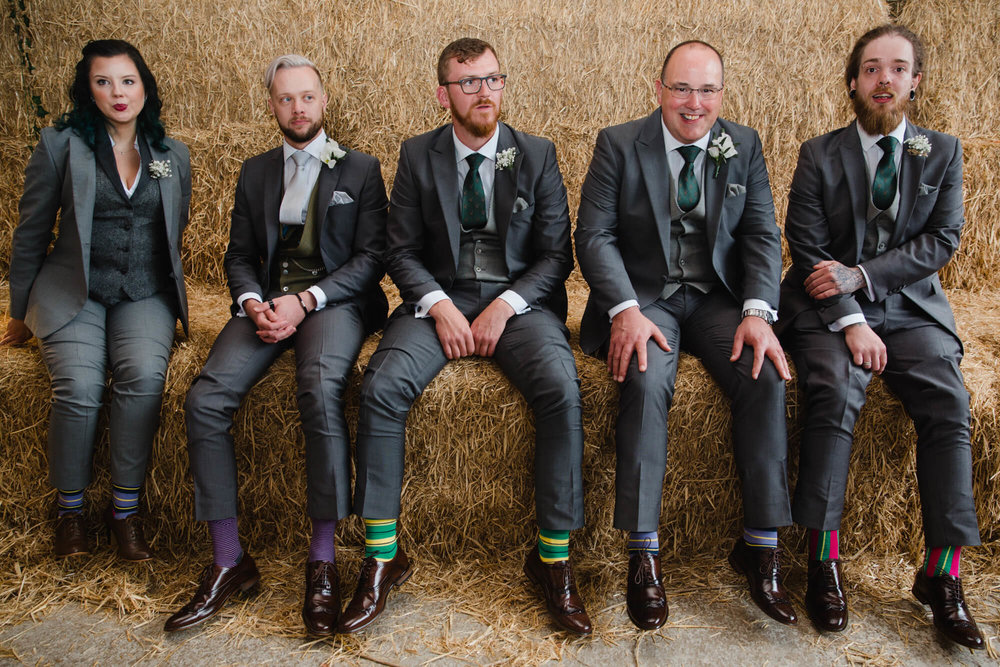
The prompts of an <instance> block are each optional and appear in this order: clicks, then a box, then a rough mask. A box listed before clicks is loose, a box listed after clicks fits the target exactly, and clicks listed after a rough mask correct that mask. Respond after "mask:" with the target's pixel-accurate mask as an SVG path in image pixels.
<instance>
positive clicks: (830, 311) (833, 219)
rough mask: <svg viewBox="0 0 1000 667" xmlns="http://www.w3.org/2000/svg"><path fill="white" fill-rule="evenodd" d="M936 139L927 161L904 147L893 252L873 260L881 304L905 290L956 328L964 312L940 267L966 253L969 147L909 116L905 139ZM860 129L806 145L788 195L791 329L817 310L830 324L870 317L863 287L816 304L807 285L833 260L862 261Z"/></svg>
mask: <svg viewBox="0 0 1000 667" xmlns="http://www.w3.org/2000/svg"><path fill="white" fill-rule="evenodd" d="M919 134H923V135H925V136H927V138H928V139H929V140H930V143H931V152H930V154H929V155H928V156H926V157H921V156H917V155H911V154H910V153H909V152H908V151H906V150H905V147H904V149H903V154H902V158H901V162H900V169H899V210H898V212H897V214H896V225H895V228H894V230H893V233H892V236H891V238H890V241H889V250H887V251H886V252H884V253H883V254H881V255H879V256H877V257H875V258H874V259H871V260H869V261H867V262H865V263H864V268H865V270H866V271H867V272H868V277H869V278H870V279H871V283H872V288H873V289H874V293H875V300H876V301H883V300H884V299H885V298H886V297H887V296H889V295H890V294H896V293H899V292H901V293H902V294H903V295H905V296H906V297H907V298H908V299H909V300H910V301H912V302H913V303H914V304H916V305H917V306H918V307H919V308H920V309H922V310H923V311H924V312H926V313H927V314H928V315H929V316H930V317H931V318H932V319H933V320H935V321H936V322H938V323H940V324H941V325H942V326H943V327H944V328H945V329H947V330H948V331H950V332H952V333H955V318H954V316H953V315H952V312H951V306H949V304H948V299H947V297H946V296H945V295H944V292H943V291H942V288H941V281H940V279H939V278H938V275H937V271H938V269H940V268H941V267H943V266H944V265H945V264H947V263H948V260H949V259H951V256H952V255H953V254H954V252H955V250H957V249H958V243H959V234H960V231H961V229H962V224H963V223H964V222H965V216H964V212H963V211H964V209H963V206H962V146H961V144H960V143H959V141H958V139H956V138H955V137H953V136H951V135H947V134H942V133H940V132H932V131H930V130H925V129H922V128H919V127H917V126H915V125H913V124H911V123H909V122H907V126H906V139H909V138H911V137H915V136H917V135H919ZM867 179H868V176H867V173H866V171H865V163H864V155H863V154H862V150H861V140H860V138H859V137H858V132H857V128H856V126H855V124H854V123H851V124H850V125H848V126H847V127H845V128H841V129H839V130H835V131H833V132H830V133H829V134H824V135H822V136H819V137H815V138H813V139H810V140H809V141H807V142H805V143H804V144H802V148H801V149H800V151H799V161H798V166H797V167H796V168H795V175H794V177H793V178H792V186H791V190H790V192H789V194H788V216H787V218H786V220H785V236H786V238H787V239H788V247H789V250H790V251H791V255H792V268H791V269H789V271H788V274H787V275H786V276H785V279H784V281H783V282H782V285H781V320H779V324H780V325H781V326H782V327H787V326H788V325H789V324H790V323H791V321H792V320H793V319H794V318H795V316H796V315H798V314H799V313H801V312H803V311H805V310H808V309H816V311H817V312H818V314H819V316H820V319H821V320H822V321H823V322H824V323H825V324H830V323H832V322H834V321H835V320H837V319H839V318H841V317H843V316H845V315H849V314H853V313H861V312H862V307H861V306H862V304H861V303H859V301H858V299H859V298H860V299H863V300H864V301H867V297H863V296H861V295H860V294H859V293H855V294H848V295H838V296H836V297H832V298H829V299H824V300H822V301H818V302H817V301H813V300H812V299H811V298H810V297H809V295H808V294H807V293H806V291H805V288H804V287H803V282H804V281H805V279H806V277H807V276H808V275H809V274H810V273H811V272H812V270H813V269H812V267H813V266H814V265H815V264H816V263H817V262H820V261H822V260H828V259H833V260H836V261H838V262H840V263H842V264H844V265H846V266H856V265H857V264H858V263H859V262H860V261H861V249H862V246H863V244H864V235H865V217H866V215H867V211H868V199H869V196H870V194H869V187H868V182H867Z"/></svg>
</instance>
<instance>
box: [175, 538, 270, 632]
mask: <svg viewBox="0 0 1000 667" xmlns="http://www.w3.org/2000/svg"><path fill="white" fill-rule="evenodd" d="M258 581H260V572H258V571H257V564H256V563H254V562H253V558H251V557H250V554H248V553H244V554H243V558H241V559H240V562H239V563H237V564H236V565H235V566H234V567H219V566H218V565H215V564H212V565H208V566H207V567H205V570H204V571H203V572H202V573H201V583H200V584H199V585H198V591H197V592H196V593H195V594H194V597H193V598H192V599H191V601H190V602H188V603H187V604H186V605H184V606H183V607H181V608H180V610H178V611H177V612H176V613H175V614H174V615H173V616H171V617H170V618H168V619H167V622H166V623H164V624H163V629H164V630H165V631H166V632H174V631H176V630H184V629H186V628H190V627H193V626H195V625H198V624H199V623H204V622H205V621H207V620H208V619H210V618H212V617H213V616H215V615H216V614H218V613H219V611H220V610H221V609H222V606H223V605H224V604H226V600H228V599H229V598H231V597H232V596H233V594H234V593H236V591H248V590H250V589H251V588H253V587H254V586H255V585H256V584H257V582H258Z"/></svg>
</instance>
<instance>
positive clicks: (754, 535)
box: [743, 526, 778, 549]
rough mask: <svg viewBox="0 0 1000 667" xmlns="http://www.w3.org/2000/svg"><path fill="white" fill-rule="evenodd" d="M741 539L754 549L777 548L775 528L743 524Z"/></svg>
mask: <svg viewBox="0 0 1000 667" xmlns="http://www.w3.org/2000/svg"><path fill="white" fill-rule="evenodd" d="M743 541H744V542H746V545H747V546H748V547H753V548H754V549H777V548H778V530H777V529H776V528H751V527H749V526H743Z"/></svg>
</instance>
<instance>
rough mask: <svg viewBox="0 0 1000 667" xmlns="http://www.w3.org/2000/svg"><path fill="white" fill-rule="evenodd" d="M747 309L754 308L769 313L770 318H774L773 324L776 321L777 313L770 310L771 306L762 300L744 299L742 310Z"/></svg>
mask: <svg viewBox="0 0 1000 667" xmlns="http://www.w3.org/2000/svg"><path fill="white" fill-rule="evenodd" d="M748 308H756V309H757V310H766V311H767V312H769V313H771V317H773V318H774V321H775V322H777V321H778V311H777V310H775V309H774V308H772V307H771V304H769V303H768V302H767V301H764V300H763V299H744V300H743V310H747V309H748ZM740 312H742V311H740Z"/></svg>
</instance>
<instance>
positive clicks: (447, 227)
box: [387, 123, 573, 320]
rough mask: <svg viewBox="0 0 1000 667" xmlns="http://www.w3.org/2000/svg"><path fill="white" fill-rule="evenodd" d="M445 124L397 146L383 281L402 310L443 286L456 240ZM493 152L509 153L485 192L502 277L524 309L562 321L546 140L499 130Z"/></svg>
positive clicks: (559, 207) (561, 213) (559, 203)
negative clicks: (509, 160) (510, 159)
mask: <svg viewBox="0 0 1000 667" xmlns="http://www.w3.org/2000/svg"><path fill="white" fill-rule="evenodd" d="M451 128H452V126H451V125H450V124H449V125H445V126H443V127H439V128H437V129H436V130H432V131H430V132H427V133H425V134H421V135H419V136H416V137H413V138H411V139H408V140H406V141H405V142H403V145H402V147H401V148H400V152H399V167H398V169H397V170H396V180H395V182H394V183H393V186H392V195H391V196H390V203H389V227H388V230H389V232H388V244H389V249H388V255H387V263H388V270H389V275H390V276H391V277H392V280H393V282H395V283H396V285H397V286H398V287H399V292H400V294H401V295H402V297H403V301H404V303H403V308H406V309H410V308H412V307H413V305H414V304H415V303H416V302H417V301H419V300H420V299H421V298H422V297H423V296H424V295H426V294H427V293H429V292H431V291H434V290H444V291H445V292H447V291H448V289H449V288H450V287H451V285H452V283H453V282H454V280H455V274H456V272H457V270H458V250H459V241H460V236H461V221H460V220H459V186H458V168H457V165H456V161H455V144H454V140H453V139H452V129H451ZM499 132H500V137H499V140H498V143H497V152H500V151H503V150H506V149H508V148H514V149H515V151H516V155H515V158H514V164H513V165H512V166H511V167H509V168H507V169H501V170H498V171H497V173H496V180H495V182H494V186H493V207H494V217H495V218H496V223H497V231H498V233H499V235H500V241H501V243H502V244H503V247H504V253H505V254H504V257H505V259H506V262H507V271H508V278H509V280H510V282H511V287H510V289H512V290H513V291H515V292H517V293H518V294H519V295H520V296H521V298H523V299H524V300H525V301H526V302H527V303H528V305H529V306H530V307H531V308H543V309H547V310H549V311H550V312H552V313H554V314H555V315H557V316H558V317H559V318H560V319H562V320H565V319H566V288H565V281H566V278H567V277H568V276H569V274H570V271H572V270H573V250H572V246H571V244H570V237H569V231H570V222H569V206H568V204H567V203H566V187H565V186H564V185H563V179H562V174H560V172H559V165H558V164H557V162H556V150H555V146H554V145H553V144H552V142H551V141H549V140H548V139H542V138H540V137H535V136H532V135H530V134H524V133H522V132H517V131H516V130H513V129H512V128H510V127H508V126H507V125H505V124H503V123H500V124H499Z"/></svg>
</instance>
